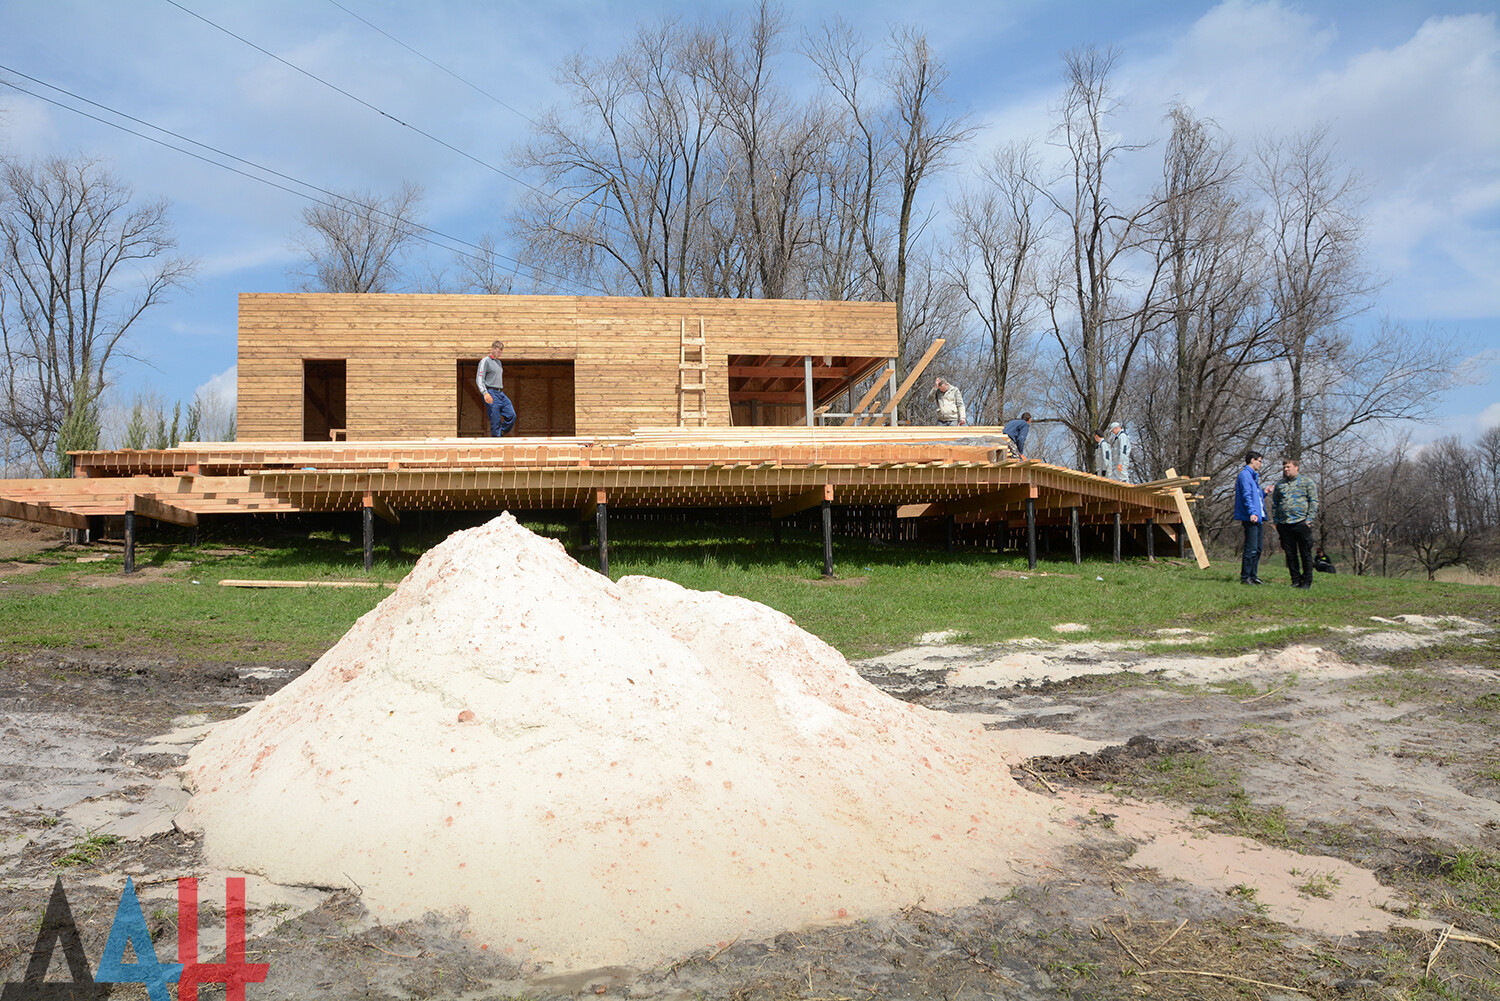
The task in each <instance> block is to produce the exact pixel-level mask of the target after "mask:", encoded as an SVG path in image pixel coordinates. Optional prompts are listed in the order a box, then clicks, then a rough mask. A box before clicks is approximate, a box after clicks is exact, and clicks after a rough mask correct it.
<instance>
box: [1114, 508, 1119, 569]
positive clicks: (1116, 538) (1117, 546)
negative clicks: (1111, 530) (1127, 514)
mask: <svg viewBox="0 0 1500 1001" xmlns="http://www.w3.org/2000/svg"><path fill="white" fill-rule="evenodd" d="M1115 562H1116V563H1118V562H1120V512H1118V511H1116V512H1115Z"/></svg>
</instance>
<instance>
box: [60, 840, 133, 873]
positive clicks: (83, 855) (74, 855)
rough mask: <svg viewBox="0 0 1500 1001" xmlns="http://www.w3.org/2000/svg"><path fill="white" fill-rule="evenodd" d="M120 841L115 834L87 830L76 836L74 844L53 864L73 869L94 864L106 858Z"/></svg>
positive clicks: (61, 867)
mask: <svg viewBox="0 0 1500 1001" xmlns="http://www.w3.org/2000/svg"><path fill="white" fill-rule="evenodd" d="M119 843H120V839H119V838H118V837H116V836H115V835H113V834H100V833H98V832H97V831H86V832H84V833H83V834H80V835H79V836H78V837H77V838H75V839H74V841H73V846H72V847H71V848H69V849H68V850H67V852H65V853H64V854H63V855H62V856H60V857H59V858H58V859H57V860H56V861H54V862H53V863H52V864H53V865H55V866H57V867H58V868H59V869H72V868H75V867H77V866H83V865H93V864H94V863H95V862H98V861H99V860H100V859H102V858H104V856H105V855H107V854H108V853H109V850H110V849H111V848H113V847H114V846H115V845H117V844H119Z"/></svg>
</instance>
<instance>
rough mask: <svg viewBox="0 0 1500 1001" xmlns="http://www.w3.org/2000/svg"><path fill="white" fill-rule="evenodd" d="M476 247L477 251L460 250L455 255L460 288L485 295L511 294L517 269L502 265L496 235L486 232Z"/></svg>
mask: <svg viewBox="0 0 1500 1001" xmlns="http://www.w3.org/2000/svg"><path fill="white" fill-rule="evenodd" d="M475 248H476V250H477V253H468V252H459V253H456V254H454V255H453V263H454V265H455V266H457V268H458V287H459V289H460V290H461V291H464V292H480V293H483V294H485V295H510V294H511V293H512V292H514V291H515V288H516V275H517V271H516V270H514V269H506V268H502V267H501V266H500V258H499V256H498V255H497V253H496V248H495V238H494V236H493V235H491V234H489V233H485V234H484V235H483V236H481V237H480V238H479V242H478V243H477V244H475Z"/></svg>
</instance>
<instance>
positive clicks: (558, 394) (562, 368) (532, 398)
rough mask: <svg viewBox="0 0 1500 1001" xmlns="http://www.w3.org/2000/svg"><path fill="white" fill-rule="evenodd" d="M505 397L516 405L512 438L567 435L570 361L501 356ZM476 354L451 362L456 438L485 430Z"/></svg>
mask: <svg viewBox="0 0 1500 1001" xmlns="http://www.w3.org/2000/svg"><path fill="white" fill-rule="evenodd" d="M504 364H505V395H506V396H508V397H510V402H511V405H512V406H514V407H515V408H516V426H515V427H513V428H512V429H511V431H510V433H511V435H513V436H522V437H526V438H571V437H573V436H574V435H575V434H577V433H578V431H577V427H578V425H577V420H576V418H575V415H574V395H573V363H572V362H571V361H510V360H508V359H507V360H505V362H504ZM478 370H479V359H478V358H460V359H458V363H457V380H458V389H457V400H458V404H457V410H458V413H457V430H458V437H460V438H485V437H488V436H489V433H490V421H489V417H488V416H487V415H486V414H485V409H484V398H483V397H481V396H480V395H479V386H478V384H477V383H476V381H475V376H476V374H477V372H478Z"/></svg>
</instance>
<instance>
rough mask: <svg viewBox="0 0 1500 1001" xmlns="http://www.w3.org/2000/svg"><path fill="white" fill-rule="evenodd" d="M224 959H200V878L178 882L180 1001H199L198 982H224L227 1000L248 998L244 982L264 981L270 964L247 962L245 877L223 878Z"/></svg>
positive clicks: (235, 1000)
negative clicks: (206, 960)
mask: <svg viewBox="0 0 1500 1001" xmlns="http://www.w3.org/2000/svg"><path fill="white" fill-rule="evenodd" d="M224 910H225V917H224V921H225V929H224V962H222V963H200V962H198V881H197V880H196V879H193V878H191V877H184V878H182V879H179V880H178V881H177V961H178V962H179V963H181V964H182V978H181V979H180V980H178V981H177V999H178V1001H198V985H199V984H223V985H224V1001H245V985H246V984H259V983H264V982H265V979H266V972H267V971H268V970H270V968H271V964H270V963H247V962H245V879H244V877H243V876H235V877H232V878H228V879H225V880H224Z"/></svg>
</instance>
